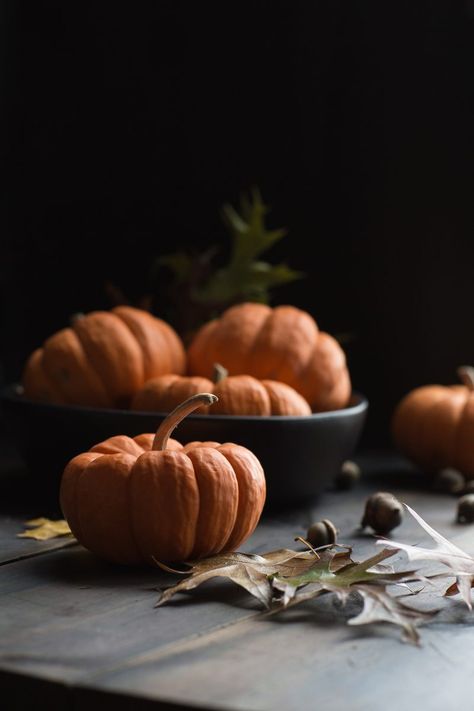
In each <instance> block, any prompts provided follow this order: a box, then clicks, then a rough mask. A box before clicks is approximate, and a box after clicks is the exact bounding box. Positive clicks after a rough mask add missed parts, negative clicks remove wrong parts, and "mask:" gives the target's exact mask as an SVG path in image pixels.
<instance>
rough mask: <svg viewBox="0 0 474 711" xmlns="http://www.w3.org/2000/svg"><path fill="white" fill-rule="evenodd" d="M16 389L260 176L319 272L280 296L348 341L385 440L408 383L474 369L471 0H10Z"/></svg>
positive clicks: (9, 352)
mask: <svg viewBox="0 0 474 711" xmlns="http://www.w3.org/2000/svg"><path fill="white" fill-rule="evenodd" d="M2 13H3V23H2V28H3V29H2V38H1V40H2V41H1V43H0V46H1V47H2V50H1V51H2V66H3V68H4V71H3V75H2V94H3V99H4V101H3V105H4V109H5V110H4V111H3V115H4V116H5V117H6V119H7V125H6V127H5V129H6V130H5V131H4V132H3V136H4V138H6V140H5V141H4V147H3V152H4V155H3V161H2V162H3V165H4V166H5V168H6V170H5V171H4V178H3V183H4V184H3V188H4V190H3V197H2V203H1V206H2V208H1V215H2V232H1V235H2V236H1V252H0V290H1V304H0V306H1V313H0V337H1V354H0V358H1V365H2V370H3V380H4V382H11V381H12V380H15V379H17V378H19V376H20V374H21V369H22V367H23V364H24V361H25V359H26V357H27V355H28V354H29V352H30V351H31V350H32V349H33V348H34V347H36V346H37V345H39V344H40V343H41V342H42V340H43V339H44V338H45V337H46V336H47V335H49V334H51V333H52V332H53V331H55V330H57V329H58V328H60V327H63V326H64V325H65V324H66V322H67V320H68V317H69V315H70V314H71V313H74V312H77V311H88V310H91V309H94V308H107V307H108V306H109V305H110V302H109V300H108V297H107V295H106V292H105V289H104V283H105V281H106V279H109V280H112V281H113V282H114V283H116V284H118V285H120V287H121V288H122V289H123V290H124V291H125V293H126V294H127V295H128V296H129V297H130V298H131V299H137V298H139V296H140V295H141V294H142V293H144V292H145V291H146V289H147V284H146V279H147V270H148V265H149V263H150V261H151V260H152V259H153V258H154V257H156V256H157V255H159V254H165V253H167V252H171V251H174V250H175V249H176V248H177V246H180V245H181V246H187V245H194V246H198V247H206V246H208V245H210V244H212V243H216V242H217V243H219V242H220V243H221V244H222V248H223V250H224V253H225V247H226V245H228V242H227V241H226V240H227V237H226V235H225V232H224V230H223V227H222V224H221V222H220V217H219V208H220V206H221V205H222V203H223V202H225V201H231V202H233V203H236V202H237V201H238V198H239V195H240V193H241V192H242V191H245V190H248V189H249V188H250V187H251V186H252V185H258V186H259V187H260V189H261V191H262V194H263V197H264V199H265V201H266V202H267V203H269V204H270V205H271V206H272V212H271V213H270V216H269V222H270V224H271V225H272V226H275V227H278V226H281V225H284V226H286V227H287V228H288V231H289V234H288V236H287V237H286V238H285V239H284V240H283V241H282V242H281V244H280V245H279V246H278V247H276V248H275V249H274V251H273V253H272V254H270V255H269V258H270V259H271V260H272V261H273V260H274V261H277V260H280V259H284V260H285V261H287V262H288V263H289V264H290V265H291V266H292V267H294V268H295V269H301V270H304V271H305V272H306V273H307V274H308V277H307V278H306V279H305V280H303V281H301V282H298V283H295V284H293V285H291V286H287V287H285V288H282V289H280V290H279V291H278V292H275V296H274V303H275V304H276V303H285V302H291V303H294V304H296V305H298V306H300V307H302V308H304V309H307V310H309V311H310V312H311V313H312V314H313V315H314V316H315V318H316V319H317V321H318V323H319V325H320V327H321V328H323V329H324V330H328V331H330V332H331V333H350V334H352V339H351V340H350V341H348V342H347V343H346V345H345V349H346V352H347V355H348V360H349V366H350V370H351V373H352V378H353V382H354V386H355V387H356V388H358V389H359V390H361V391H363V392H364V393H366V394H367V395H368V397H369V399H370V401H371V412H370V418H369V422H368V426H367V428H366V432H365V435H364V437H365V439H364V441H365V442H366V443H367V444H371V445H384V444H386V443H387V442H388V441H389V439H388V421H389V417H390V414H391V411H392V409H393V406H394V404H395V403H396V401H397V400H398V398H399V397H401V395H403V394H404V393H405V392H406V391H407V390H408V389H409V388H411V387H414V386H416V385H420V384H423V383H428V382H435V381H439V382H445V383H448V382H453V381H454V379H455V369H456V366H457V365H459V364H461V363H465V362H468V363H473V362H474V331H473V319H472V315H471V309H472V304H473V301H474V299H473V296H474V282H473V256H474V255H473V252H474V250H473V246H472V232H473V230H472V223H473V214H472V204H473V201H472V193H473V187H474V186H473V183H474V176H473V165H474V162H473V159H474V155H473V149H474V141H473V99H474V86H473V76H474V3H472V2H456V1H455V0H446V1H443V2H441V1H439V0H427V1H426V2H420V1H418V0H406V1H402V0H397V2H388V1H384V2H380V0H376V1H374V2H361V1H358V0H350V1H348V2H338V1H337V0H328V1H327V2H316V1H314V0H313V1H311V2H308V1H307V0H305V1H301V2H297V1H295V0H287V1H286V2H277V1H275V0H272V1H268V2H263V1H260V2H258V1H256V0H254V1H253V2H242V1H239V2H234V1H233V0H232V1H231V2H226V3H212V2H209V3H206V2H191V1H190V2H179V1H176V0H173V1H172V2H163V1H160V2H148V3H147V2H139V3H126V4H125V3H124V4H123V6H122V4H120V3H110V4H105V3H100V2H98V3H72V2H71V3H69V2H68V3H63V2H59V0H57V1H56V2H42V1H40V0H39V1H38V2H31V3H19V2H13V1H11V2H6V3H4V4H3V6H2Z"/></svg>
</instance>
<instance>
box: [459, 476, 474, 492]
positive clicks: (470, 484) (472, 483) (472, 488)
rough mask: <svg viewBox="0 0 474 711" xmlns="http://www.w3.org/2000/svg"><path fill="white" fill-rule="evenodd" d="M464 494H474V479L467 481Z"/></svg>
mask: <svg viewBox="0 0 474 711" xmlns="http://www.w3.org/2000/svg"><path fill="white" fill-rule="evenodd" d="M461 493H462V494H474V479H470V480H469V481H466V483H465V485H464V489H463V490H462V492H461Z"/></svg>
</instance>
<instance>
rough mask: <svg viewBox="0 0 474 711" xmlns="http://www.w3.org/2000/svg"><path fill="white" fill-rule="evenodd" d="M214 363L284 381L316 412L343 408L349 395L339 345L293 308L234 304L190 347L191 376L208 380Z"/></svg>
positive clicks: (233, 371)
mask: <svg viewBox="0 0 474 711" xmlns="http://www.w3.org/2000/svg"><path fill="white" fill-rule="evenodd" d="M214 363H221V364H222V365H223V366H224V367H225V368H226V369H227V370H228V371H229V373H230V375H242V374H247V375H252V376H253V377H255V378H258V379H259V380H277V381H280V382H283V383H286V384H287V385H290V386H291V387H292V388H294V389H295V390H296V391H297V392H299V393H300V395H302V396H303V397H304V398H305V400H307V402H308V403H309V405H310V407H311V408H312V409H313V410H314V411H316V412H321V411H328V410H338V409H340V408H343V407H346V405H347V404H348V402H349V399H350V396H351V381H350V377H349V371H348V369H347V365H346V358H345V354H344V351H343V350H342V348H341V346H340V345H339V343H338V342H337V341H336V340H335V339H334V338H333V337H332V336H330V335H329V334H328V333H324V332H323V331H320V330H319V328H318V326H317V324H316V322H315V320H314V319H313V318H312V317H311V316H310V314H308V313H306V311H302V310H301V309H297V308H295V307H294V306H277V307H276V308H274V309H272V308H270V307H269V306H266V305H264V304H254V303H242V304H237V305H236V306H232V307H231V308H229V309H227V310H226V311H225V312H224V313H223V314H222V316H221V317H220V318H218V319H215V320H213V321H210V322H209V323H207V324H205V325H204V326H202V327H201V328H200V329H199V331H198V332H197V333H196V335H195V337H194V338H193V340H192V342H191V345H190V347H189V349H188V370H189V373H190V374H191V375H199V376H202V377H206V378H210V377H212V370H213V366H214Z"/></svg>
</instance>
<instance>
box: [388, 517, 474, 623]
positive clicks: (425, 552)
mask: <svg viewBox="0 0 474 711" xmlns="http://www.w3.org/2000/svg"><path fill="white" fill-rule="evenodd" d="M404 506H405V508H406V509H407V510H408V511H409V512H410V514H411V515H412V516H413V518H414V519H415V520H416V521H418V523H419V524H420V526H421V527H422V528H424V530H425V531H426V532H427V533H428V534H429V536H431V538H432V539H433V540H434V542H435V543H436V546H435V547H434V548H423V547H422V546H411V545H408V544H406V543H397V542H396V541H389V540H385V539H383V540H379V541H377V542H376V543H377V545H383V546H386V547H389V548H394V549H396V550H403V551H405V553H406V554H407V556H408V559H409V561H419V560H429V561H434V562H437V563H442V564H443V565H445V566H446V567H447V568H448V570H447V571H446V572H445V573H439V574H438V575H436V576H431V577H432V578H434V577H438V578H439V577H455V578H456V582H455V583H454V584H453V585H450V586H449V587H448V589H447V590H446V591H445V595H455V594H456V593H458V592H459V593H461V597H462V599H463V600H464V602H465V603H466V605H467V606H468V608H469V609H470V610H472V602H471V587H472V586H473V585H474V558H473V557H472V556H470V555H469V554H468V553H466V552H465V551H463V550H461V548H458V547H457V546H455V545H454V543H451V542H450V541H448V540H447V539H446V538H445V537H444V536H442V535H441V534H440V533H438V531H436V530H435V529H434V528H432V527H431V526H430V525H429V524H427V523H426V521H425V520H424V519H422V517H421V516H420V515H419V514H417V513H416V511H413V509H411V508H410V507H409V506H408V505H407V504H404Z"/></svg>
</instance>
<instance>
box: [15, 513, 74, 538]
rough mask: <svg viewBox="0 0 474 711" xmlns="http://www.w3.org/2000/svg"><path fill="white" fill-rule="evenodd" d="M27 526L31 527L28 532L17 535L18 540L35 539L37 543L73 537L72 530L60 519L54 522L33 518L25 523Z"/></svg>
mask: <svg viewBox="0 0 474 711" xmlns="http://www.w3.org/2000/svg"><path fill="white" fill-rule="evenodd" d="M25 526H30V527H31V528H29V529H28V530H26V531H23V532H22V533H17V536H18V538H34V539H35V540H36V541H48V540H49V539H50V538H59V537H60V536H71V537H72V533H71V529H70V528H69V525H68V523H67V522H66V521H64V520H63V519H59V520H58V521H52V520H50V519H49V518H43V517H41V518H33V519H31V520H30V521H25Z"/></svg>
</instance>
